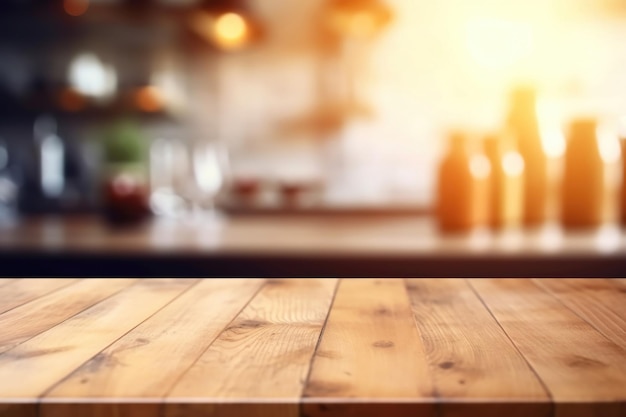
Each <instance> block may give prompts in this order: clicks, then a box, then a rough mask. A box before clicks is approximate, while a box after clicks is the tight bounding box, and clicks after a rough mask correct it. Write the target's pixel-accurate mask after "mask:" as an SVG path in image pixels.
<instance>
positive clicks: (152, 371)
mask: <svg viewBox="0 0 626 417" xmlns="http://www.w3.org/2000/svg"><path fill="white" fill-rule="evenodd" d="M264 282H265V281H264V280H259V279H225V280H219V279H212V280H203V281H202V282H200V283H199V284H198V285H196V286H194V287H193V290H192V291H187V292H186V293H185V294H183V295H182V296H180V297H179V298H178V299H176V300H175V301H174V302H172V303H171V304H169V305H168V306H166V307H165V308H164V309H163V310H161V311H159V312H158V313H157V314H155V315H154V316H152V317H151V318H150V319H148V320H147V321H145V322H144V323H142V324H141V325H139V326H138V327H136V328H135V329H133V330H132V331H130V332H129V333H127V334H126V335H124V336H123V337H122V338H120V339H119V340H118V341H117V342H115V343H113V344H112V345H111V346H109V347H108V348H106V349H105V350H103V351H102V352H101V353H99V354H98V355H96V356H95V357H94V358H92V359H91V360H90V361H88V362H86V363H85V364H84V365H83V366H81V367H80V368H79V369H78V370H76V371H75V372H74V373H72V375H70V376H69V377H68V378H66V379H65V380H64V381H63V382H61V383H60V384H59V385H58V386H56V387H55V388H54V389H53V390H51V391H50V392H49V393H48V394H47V395H46V398H44V400H43V402H44V403H43V404H42V405H41V415H42V416H45V417H57V416H58V417H65V416H71V415H89V416H97V415H103V416H110V415H154V416H157V415H158V410H157V409H155V404H147V403H146V402H144V403H142V402H134V401H133V399H136V398H140V399H144V400H149V399H150V398H153V399H154V398H157V399H158V398H161V397H163V396H164V395H165V394H166V393H167V392H168V391H169V390H170V389H171V388H172V386H173V385H174V383H175V382H176V381H178V379H179V378H180V376H181V375H182V374H183V373H184V372H185V371H186V370H187V369H189V367H190V366H191V365H192V364H193V362H194V361H195V360H196V359H198V357H199V356H200V355H201V354H202V353H203V352H204V351H205V350H206V348H207V347H208V346H209V345H210V344H211V343H212V342H213V340H214V339H215V338H216V337H217V336H218V334H219V333H220V332H221V331H222V330H223V329H224V328H225V327H226V326H227V325H228V324H229V323H230V322H231V321H232V320H233V319H234V318H235V316H236V315H237V314H238V313H239V312H240V311H241V310H242V308H243V307H244V306H245V305H246V304H247V303H248V301H249V300H250V299H251V298H252V297H253V296H254V295H255V294H256V292H257V291H258V290H259V288H260V287H261V285H263V283H264ZM155 365H157V366H155ZM107 397H109V398H116V399H119V401H117V402H116V403H110V402H101V399H102V398H107ZM71 398H93V399H94V402H95V403H96V404H95V406H94V405H92V404H76V403H72V402H71ZM68 399H69V400H68ZM99 399H100V400H99ZM99 401H100V402H99ZM155 403H156V405H157V406H158V403H159V401H158V400H157V401H155Z"/></svg>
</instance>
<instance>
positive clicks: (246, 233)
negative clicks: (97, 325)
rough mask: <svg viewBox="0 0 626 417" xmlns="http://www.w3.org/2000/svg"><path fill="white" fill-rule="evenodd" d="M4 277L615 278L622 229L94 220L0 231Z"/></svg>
mask: <svg viewBox="0 0 626 417" xmlns="http://www.w3.org/2000/svg"><path fill="white" fill-rule="evenodd" d="M0 264H2V265H3V268H0V276H3V277H9V278H10V277H15V276H21V277H33V276H38V277H41V276H55V277H68V276H72V277H81V278H82V277H85V276H91V277H94V276H95V277H111V276H115V277H127V276H129V275H132V276H135V277H138V276H142V277H178V276H181V275H184V276H194V277H208V276H211V277H225V276H228V277H264V278H275V277H285V278H292V277H344V278H345V277H379V276H393V277H399V278H415V277H449V276H455V277H519V278H525V277H529V276H530V277H546V276H550V277H563V276H566V277H587V278H593V277H596V276H603V277H617V278H619V277H622V276H623V271H626V229H623V228H620V226H619V225H615V224H614V225H606V226H604V227H601V228H599V229H594V230H579V231H566V230H563V229H561V228H560V227H559V226H558V225H556V224H547V225H545V226H543V227H539V228H535V229H520V230H505V231H498V232H491V231H488V230H478V231H476V232H474V233H470V234H467V235H442V234H441V233H439V231H438V230H437V227H436V225H435V224H434V222H433V220H432V219H431V218H428V217H410V216H399V217H390V216H353V217H350V216H330V215H327V216H304V215H302V216H287V217H272V216H234V217H230V218H225V219H223V221H219V222H216V221H202V220H167V219H153V220H152V221H150V222H147V223H146V224H144V225H142V226H140V227H137V228H132V229H113V228H110V227H107V226H106V224H104V222H103V221H102V220H101V219H98V218H97V217H93V216H86V217H69V218H54V217H43V218H24V219H22V220H20V221H19V222H17V223H15V224H11V225H4V226H0Z"/></svg>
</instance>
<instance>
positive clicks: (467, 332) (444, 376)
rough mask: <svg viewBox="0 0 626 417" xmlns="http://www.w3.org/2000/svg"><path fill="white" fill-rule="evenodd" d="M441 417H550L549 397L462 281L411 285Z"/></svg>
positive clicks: (414, 282) (419, 281)
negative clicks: (504, 416)
mask: <svg viewBox="0 0 626 417" xmlns="http://www.w3.org/2000/svg"><path fill="white" fill-rule="evenodd" d="M407 288H408V290H409V295H410V297H411V301H412V306H413V314H414V316H415V321H416V323H417V326H418V329H419V331H420V334H421V337H422V340H423V342H424V347H425V349H426V356H427V358H428V362H429V364H430V369H431V374H432V376H433V378H434V385H435V390H436V393H437V396H438V397H439V400H440V402H441V404H440V406H439V416H440V417H444V416H445V417H452V416H455V417H456V416H483V417H489V416H494V417H496V416H497V417H500V416H503V415H506V416H508V417H514V416H516V417H517V416H519V417H526V416H531V415H532V416H537V417H538V416H546V417H547V416H550V415H551V412H552V406H551V403H550V398H549V396H548V393H547V392H546V390H545V389H544V388H543V386H542V384H541V382H540V381H539V379H538V378H537V376H536V375H535V374H534V372H533V371H532V369H531V368H530V366H529V365H528V363H527V362H526V361H525V359H524V358H523V357H522V356H521V354H520V353H519V352H518V351H517V349H516V348H515V346H514V345H513V344H512V343H511V341H510V340H509V338H508V336H507V335H506V334H505V333H504V331H503V330H502V328H501V327H500V325H499V324H498V323H497V322H496V321H495V319H494V318H493V317H492V316H491V313H490V312H489V311H488V310H487V309H486V308H485V306H484V305H483V304H482V301H481V300H480V299H479V298H478V297H477V296H476V294H475V293H474V291H473V290H472V289H471V288H470V287H469V286H468V285H467V282H466V281H465V280H461V279H413V280H407Z"/></svg>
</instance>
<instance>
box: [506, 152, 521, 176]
mask: <svg viewBox="0 0 626 417" xmlns="http://www.w3.org/2000/svg"><path fill="white" fill-rule="evenodd" d="M502 168H503V169H504V172H505V173H506V174H507V175H509V176H511V177H517V176H519V175H521V174H522V173H523V172H524V159H523V158H522V156H521V155H520V154H519V153H517V152H513V151H510V152H507V153H506V154H504V156H503V157H502Z"/></svg>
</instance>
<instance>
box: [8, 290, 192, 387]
mask: <svg viewBox="0 0 626 417" xmlns="http://www.w3.org/2000/svg"><path fill="white" fill-rule="evenodd" d="M193 283H194V281H192V280H180V279H178V280H153V279H149V280H143V281H140V282H138V283H137V284H135V285H133V286H131V287H129V288H127V289H125V290H124V291H122V292H119V293H117V294H115V295H114V296H112V297H110V298H108V299H106V300H104V301H102V302H101V303H99V304H96V305H94V306H92V307H90V308H87V309H86V310H84V311H82V312H81V313H79V314H77V315H76V316H74V317H72V318H70V319H68V320H66V321H64V322H63V323H61V324H59V325H57V326H55V327H53V328H51V329H50V330H47V331H45V332H43V333H41V334H39V335H37V336H35V337H33V338H31V339H30V340H28V341H26V342H24V343H22V344H21V345H18V346H16V347H15V348H13V349H11V350H8V351H6V352H4V353H3V354H1V355H0V394H1V396H2V397H4V398H33V397H39V396H41V395H42V394H43V393H45V392H46V391H47V390H48V389H49V388H51V387H52V386H53V385H54V384H55V383H57V382H58V381H60V380H61V379H63V378H64V377H65V376H67V375H68V374H69V373H71V372H72V371H74V370H75V369H76V368H78V367H79V366H80V365H82V364H83V363H84V362H85V361H87V360H89V359H90V358H92V357H93V356H94V355H96V354H97V353H98V352H100V351H101V350H102V349H103V348H104V347H106V346H107V345H109V344H110V343H112V342H114V341H115V340H117V339H118V338H119V337H120V336H122V335H124V334H125V333H126V332H128V331H129V330H131V329H132V328H134V327H135V326H136V325H137V324H139V323H141V322H142V321H144V320H145V319H146V318H147V317H149V316H150V315H152V314H153V313H154V312H156V311H157V310H159V309H160V308H162V307H163V306H164V305H166V304H167V303H169V302H170V301H172V300H173V299H174V298H176V297H177V296H178V295H180V293H181V292H183V291H184V290H186V289H188V288H189V287H190V285H191V284H193Z"/></svg>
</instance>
